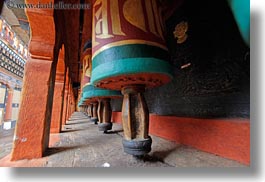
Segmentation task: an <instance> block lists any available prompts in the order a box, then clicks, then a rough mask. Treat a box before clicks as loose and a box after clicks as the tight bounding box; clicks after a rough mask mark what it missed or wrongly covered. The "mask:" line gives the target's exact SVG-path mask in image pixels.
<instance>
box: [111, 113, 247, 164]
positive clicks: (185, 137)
mask: <svg viewBox="0 0 265 182" xmlns="http://www.w3.org/2000/svg"><path fill="white" fill-rule="evenodd" d="M112 120H113V121H114V122H116V123H121V121H122V119H121V112H113V113H112ZM149 131H150V134H152V135H155V136H159V137H161V138H165V139H168V140H171V141H175V142H177V143H181V144H184V145H189V146H193V147H195V148H197V149H199V150H202V151H206V152H209V153H213V154H217V155H219V156H222V157H225V158H229V159H233V160H236V161H239V162H241V163H244V164H247V165H249V164H250V121H249V119H242V118H232V119H197V118H181V117H175V116H159V115H153V114H151V115H150V125H149Z"/></svg>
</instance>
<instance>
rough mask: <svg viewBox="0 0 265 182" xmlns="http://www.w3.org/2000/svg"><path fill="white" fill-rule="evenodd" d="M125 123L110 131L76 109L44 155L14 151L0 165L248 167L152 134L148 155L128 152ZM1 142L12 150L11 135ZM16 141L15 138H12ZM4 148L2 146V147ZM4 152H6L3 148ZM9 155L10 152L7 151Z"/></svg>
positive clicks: (2, 145) (51, 141) (115, 125)
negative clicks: (13, 157) (15, 156)
mask: <svg viewBox="0 0 265 182" xmlns="http://www.w3.org/2000/svg"><path fill="white" fill-rule="evenodd" d="M122 135H123V132H122V127H121V125H119V124H114V126H113V130H112V131H111V132H109V133H108V134H103V133H102V132H99V131H98V128H97V126H96V125H94V124H93V123H90V122H88V121H87V118H86V116H85V115H83V114H82V113H78V112H76V113H74V114H73V116H72V117H71V118H70V119H69V121H68V122H67V124H66V125H65V126H64V130H63V132H62V133H60V134H52V135H51V139H50V149H48V151H47V153H46V156H45V157H44V158H42V159H34V160H22V161H18V162H10V161H9V160H10V155H7V156H6V157H4V158H3V159H1V156H0V159H1V160H0V166H16V167H21V166H25V167H31V166H34V167H247V166H245V165H243V164H240V163H238V162H236V161H233V160H229V159H225V158H222V157H219V156H216V155H213V154H209V153H206V152H202V151H199V150H196V149H194V148H192V147H188V146H184V145H180V144H176V143H174V142H170V141H168V140H164V139H162V138H159V137H155V136H152V139H153V144H152V152H150V154H149V155H148V156H146V157H145V158H144V159H136V158H134V157H132V156H131V155H128V154H125V153H124V152H123V148H122V143H121V141H122ZM0 141H1V142H0V146H1V148H2V147H5V146H7V149H6V151H10V146H11V145H10V139H9V140H7V139H6V142H7V143H9V144H7V143H6V144H3V143H2V142H3V141H4V140H0ZM11 141H12V139H11ZM1 151H2V150H1ZM1 153H2V152H1ZM3 154H4V155H6V152H5V153H3Z"/></svg>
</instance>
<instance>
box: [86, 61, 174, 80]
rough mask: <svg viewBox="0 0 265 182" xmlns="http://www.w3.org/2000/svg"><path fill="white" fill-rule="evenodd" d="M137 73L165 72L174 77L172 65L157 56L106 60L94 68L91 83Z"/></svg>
mask: <svg viewBox="0 0 265 182" xmlns="http://www.w3.org/2000/svg"><path fill="white" fill-rule="evenodd" d="M137 73H156V74H164V75H167V76H168V77H170V78H171V79H172V78H173V75H174V74H173V68H172V66H171V65H170V64H169V63H168V62H166V61H163V60H160V59H156V58H129V59H119V60H112V61H108V62H105V63H104V64H101V65H98V66H97V67H95V68H94V69H93V70H92V77H91V78H92V79H91V83H92V84H93V85H95V84H96V83H97V82H99V81H101V80H103V79H106V78H109V77H115V76H120V75H128V74H137Z"/></svg>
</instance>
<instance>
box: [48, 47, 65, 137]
mask: <svg viewBox="0 0 265 182" xmlns="http://www.w3.org/2000/svg"><path fill="white" fill-rule="evenodd" d="M64 69H65V66H64V48H62V49H61V50H60V53H59V59H58V63H57V68H56V78H55V85H54V93H53V106H52V120H51V130H50V132H51V133H60V131H61V125H62V118H61V112H62V104H63V88H64V77H65V75H64V74H65V70H64Z"/></svg>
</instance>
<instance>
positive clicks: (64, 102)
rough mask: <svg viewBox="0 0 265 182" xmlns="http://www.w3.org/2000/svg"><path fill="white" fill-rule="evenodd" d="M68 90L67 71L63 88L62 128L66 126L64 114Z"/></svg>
mask: <svg viewBox="0 0 265 182" xmlns="http://www.w3.org/2000/svg"><path fill="white" fill-rule="evenodd" d="M68 89H69V75H68V70H67V72H66V79H65V86H64V101H63V115H62V126H63V125H65V124H66V113H67V107H68Z"/></svg>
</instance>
